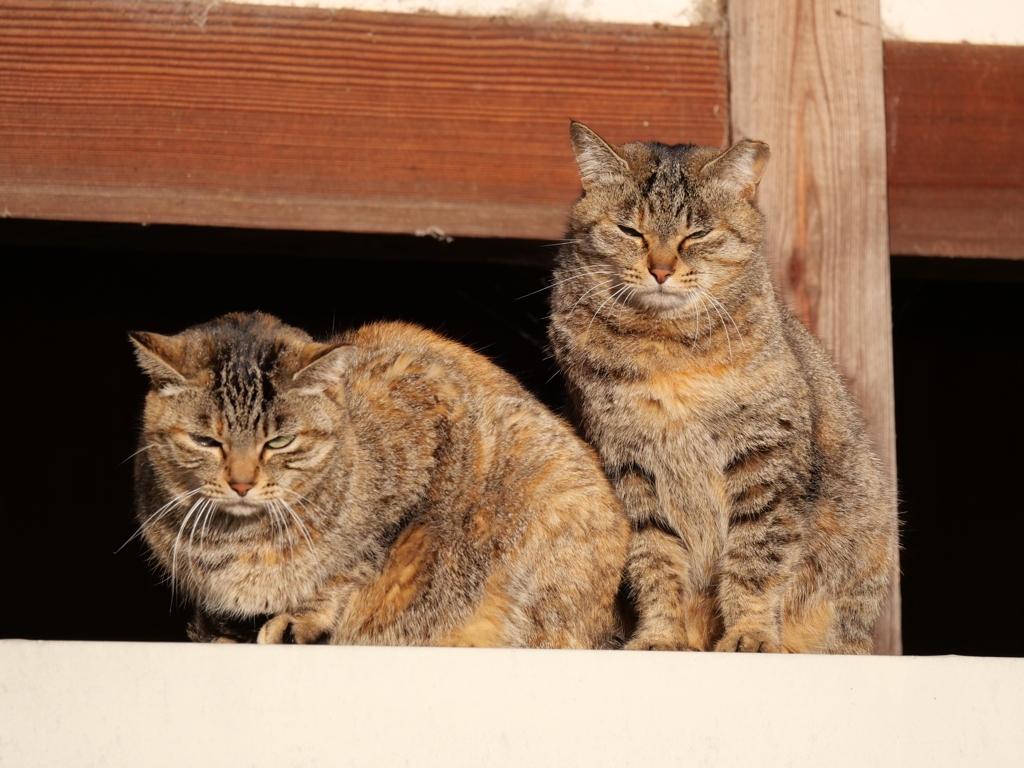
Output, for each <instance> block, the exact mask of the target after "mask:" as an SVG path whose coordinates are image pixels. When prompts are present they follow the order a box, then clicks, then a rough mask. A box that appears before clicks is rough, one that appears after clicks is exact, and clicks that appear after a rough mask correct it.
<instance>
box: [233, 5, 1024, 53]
mask: <svg viewBox="0 0 1024 768" xmlns="http://www.w3.org/2000/svg"><path fill="white" fill-rule="evenodd" d="M232 1H234V2H238V1H239V0H232ZM241 1H242V2H248V3H254V4H262V5H307V6H309V5H312V6H319V7H322V8H350V9H355V10H363V11H390V12H396V13H417V12H420V11H426V12H428V13H440V14H446V15H451V16H459V15H467V16H514V17H519V18H541V19H544V18H551V19H572V20H580V21H597V22H617V23H621V24H675V25H680V26H689V25H695V24H714V23H715V21H716V19H718V18H719V16H720V8H721V2H720V0H639V2H628V1H627V0H241ZM880 1H881V11H882V32H883V35H884V36H885V37H887V38H893V39H900V40H913V41H917V42H949V43H959V42H965V41H966V42H971V43H982V44H985V43H998V44H1001V45H1024V0H880Z"/></svg>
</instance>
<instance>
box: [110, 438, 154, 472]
mask: <svg viewBox="0 0 1024 768" xmlns="http://www.w3.org/2000/svg"><path fill="white" fill-rule="evenodd" d="M155 445H156V443H150V444H149V445H144V446H142V447H141V448H139V450H137V451H136V452H135V453H133V454H131V455H130V456H129V457H128V458H126V459H124V461H121V462H119V463H118V465H117V466H119V467H120V466H121V464H124V463H125V462H127V461H131V460H132V459H134V458H135V457H136V456H138V455H139V454H140V453H142V452H143V451H148V450H149V449H150V448H152V447H154V446H155Z"/></svg>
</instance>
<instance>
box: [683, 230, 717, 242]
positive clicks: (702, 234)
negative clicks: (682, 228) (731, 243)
mask: <svg viewBox="0 0 1024 768" xmlns="http://www.w3.org/2000/svg"><path fill="white" fill-rule="evenodd" d="M710 234H711V230H710V229H702V230H700V231H699V232H691V233H690V234H688V235H687V236H686V239H687V240H700V239H701V238H702V237H707V236H708V235H710Z"/></svg>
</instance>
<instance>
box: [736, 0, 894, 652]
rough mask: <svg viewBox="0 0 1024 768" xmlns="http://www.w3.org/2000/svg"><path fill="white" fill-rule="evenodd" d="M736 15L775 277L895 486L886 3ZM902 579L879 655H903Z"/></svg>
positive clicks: (813, 2)
mask: <svg viewBox="0 0 1024 768" xmlns="http://www.w3.org/2000/svg"><path fill="white" fill-rule="evenodd" d="M728 13H729V29H730V44H729V50H730V57H729V65H730V73H731V111H732V116H733V137H734V138H739V137H740V136H749V137H751V138H756V139H761V140H764V141H767V142H768V144H769V145H770V146H771V151H772V159H771V162H770V163H769V166H768V170H767V172H766V174H765V177H764V180H763V181H762V183H761V191H760V200H761V204H762V207H763V209H764V211H765V213H766V215H767V217H768V221H769V230H770V253H771V256H772V258H773V262H774V265H775V271H776V280H777V283H778V285H779V287H780V289H781V291H782V293H783V294H784V296H785V298H786V299H787V300H788V302H789V303H790V305H791V306H793V307H794V308H795V309H796V310H797V311H798V313H799V314H800V316H801V317H802V319H803V320H804V321H805V322H806V323H807V325H808V326H809V327H810V328H811V330H812V331H814V332H815V333H816V334H817V335H818V337H819V338H821V339H822V341H824V343H825V345H826V346H827V347H828V348H829V349H830V350H831V352H832V353H833V355H834V357H835V359H836V361H837V362H838V364H839V367H840V368H841V369H842V371H843V373H844V374H845V376H846V378H847V381H848V383H849V385H850V387H851V389H852V391H853V393H854V396H855V397H856V399H857V401H858V402H859V403H860V404H861V407H862V409H863V412H864V416H865V420H866V421H867V423H868V426H869V429H870V431H871V433H872V435H873V437H874V440H875V444H876V446H877V448H878V451H879V454H880V455H881V457H882V459H883V461H884V463H885V466H886V468H887V471H888V472H889V474H890V476H891V478H892V480H893V481H894V483H895V418H894V406H893V372H892V338H891V330H892V321H891V308H890V298H889V248H888V227H887V218H886V155H885V152H886V143H885V113H884V99H883V83H882V41H881V35H880V27H879V10H878V3H877V0H835V1H834V2H829V3H825V2H822V1H821V0H731V2H730V3H729V10H728ZM894 487H895V485H894ZM893 504H894V505H895V496H894V497H893ZM893 576H894V578H893V583H892V589H891V592H890V599H889V603H888V606H887V608H886V612H885V613H884V614H883V616H882V618H881V619H880V620H879V623H878V626H877V628H876V633H875V652H876V653H885V654H898V653H900V651H901V641H900V621H899V617H900V610H899V582H898V573H894V574H893Z"/></svg>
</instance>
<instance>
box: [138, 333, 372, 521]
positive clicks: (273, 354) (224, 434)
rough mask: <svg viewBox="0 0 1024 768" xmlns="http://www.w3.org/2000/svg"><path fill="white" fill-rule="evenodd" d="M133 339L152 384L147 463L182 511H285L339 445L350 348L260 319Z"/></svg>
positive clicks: (243, 513)
mask: <svg viewBox="0 0 1024 768" xmlns="http://www.w3.org/2000/svg"><path fill="white" fill-rule="evenodd" d="M131 340H132V342H133V343H134V344H135V351H136V355H137V357H138V361H139V365H140V366H141V367H142V369H143V370H144V371H145V372H146V373H148V374H149V376H150V379H151V381H152V387H151V389H150V392H149V394H148V396H147V398H146V409H145V442H146V443H147V444H148V446H147V447H146V448H145V449H144V450H145V451H146V460H147V461H149V462H150V464H151V466H152V468H153V470H154V473H155V477H156V478H157V479H158V482H159V484H160V485H161V486H162V488H163V490H164V491H165V493H166V494H167V495H169V496H171V497H172V498H179V497H180V498H181V499H182V501H181V503H180V504H176V505H175V506H176V507H179V508H181V509H188V508H193V507H194V506H195V505H196V503H197V502H198V503H200V504H203V507H202V509H203V510H218V511H224V512H228V513H230V514H233V515H237V516H249V515H253V514H256V513H258V512H261V511H263V510H264V509H266V508H267V507H273V508H275V509H286V508H288V507H290V506H293V505H295V504H296V503H297V502H298V501H300V500H301V499H302V496H303V490H304V488H305V486H306V485H307V484H308V483H309V482H310V480H311V479H315V478H316V477H317V472H318V470H320V469H321V468H322V467H323V466H324V465H325V464H326V463H327V462H328V461H329V460H330V458H331V455H332V453H333V452H334V451H336V450H337V449H338V442H339V441H338V438H337V436H338V435H339V434H342V433H343V432H344V429H343V427H344V424H343V423H341V422H342V421H343V419H344V412H343V410H342V409H340V408H338V407H337V403H336V390H337V389H338V388H339V387H340V385H341V383H342V381H343V379H344V376H345V371H346V368H347V366H348V364H349V360H350V358H351V356H352V348H351V347H348V346H344V345H341V344H318V343H316V342H314V341H312V340H311V339H310V338H309V336H307V335H306V334H305V333H303V332H302V331H299V330H297V329H295V328H292V327H290V326H287V325H284V324H283V323H281V322H280V321H279V320H277V319H276V318H274V317H271V316H269V315H264V314H261V313H254V314H231V315H226V316H224V317H221V318H219V319H217V320H214V321H212V322H210V323H206V324H204V325H199V326H196V327H194V328H190V329H188V330H186V331H184V332H182V333H179V334H178V335H176V336H161V335H159V334H155V333H143V332H137V333H132V334H131ZM183 494H190V495H183ZM204 502H205V503H204Z"/></svg>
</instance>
